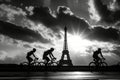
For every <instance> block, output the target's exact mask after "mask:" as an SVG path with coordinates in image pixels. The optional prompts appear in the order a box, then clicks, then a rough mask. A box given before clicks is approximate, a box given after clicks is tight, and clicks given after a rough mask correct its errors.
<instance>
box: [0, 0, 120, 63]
mask: <svg viewBox="0 0 120 80" xmlns="http://www.w3.org/2000/svg"><path fill="white" fill-rule="evenodd" d="M65 26H66V27H67V29H68V31H67V39H68V41H67V42H68V50H69V54H70V58H71V60H72V63H73V64H74V65H88V64H89V63H90V61H92V60H93V58H92V54H93V52H94V51H95V50H97V48H102V53H103V56H104V57H105V58H106V62H107V63H108V64H109V65H114V64H117V63H118V62H120V1H119V0H29V1H28V0H0V63H1V64H14V63H15V64H19V63H21V62H24V61H26V58H25V57H26V54H27V52H29V51H31V50H32V48H36V49H37V51H36V52H35V55H36V56H37V57H38V58H39V59H40V61H41V60H42V55H43V53H44V51H46V50H48V49H49V48H51V47H53V48H55V50H54V52H53V54H54V56H55V57H56V58H57V60H60V58H61V55H62V51H63V46H64V27H65Z"/></svg>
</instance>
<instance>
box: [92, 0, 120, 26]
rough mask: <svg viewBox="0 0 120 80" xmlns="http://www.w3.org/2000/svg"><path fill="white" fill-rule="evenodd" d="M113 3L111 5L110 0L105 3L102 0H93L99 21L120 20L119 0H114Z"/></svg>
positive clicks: (112, 21) (114, 21) (110, 21)
mask: <svg viewBox="0 0 120 80" xmlns="http://www.w3.org/2000/svg"><path fill="white" fill-rule="evenodd" d="M115 3H116V4H115V5H112V4H110V1H108V4H105V3H104V2H103V1H102V0H94V4H95V8H96V9H97V12H98V14H99V15H100V17H101V21H103V22H106V23H109V24H110V23H116V22H117V21H119V20H120V0H116V2H115ZM110 6H111V7H110Z"/></svg>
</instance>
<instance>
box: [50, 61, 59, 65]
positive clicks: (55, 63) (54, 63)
mask: <svg viewBox="0 0 120 80" xmlns="http://www.w3.org/2000/svg"><path fill="white" fill-rule="evenodd" d="M57 65H58V63H57V62H53V63H50V65H49V66H57Z"/></svg>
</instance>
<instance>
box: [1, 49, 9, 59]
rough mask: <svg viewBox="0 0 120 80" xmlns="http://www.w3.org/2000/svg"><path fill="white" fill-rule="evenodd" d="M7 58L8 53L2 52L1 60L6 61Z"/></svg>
mask: <svg viewBox="0 0 120 80" xmlns="http://www.w3.org/2000/svg"><path fill="white" fill-rule="evenodd" d="M6 56H7V52H6V51H0V60H4V59H5V58H6Z"/></svg>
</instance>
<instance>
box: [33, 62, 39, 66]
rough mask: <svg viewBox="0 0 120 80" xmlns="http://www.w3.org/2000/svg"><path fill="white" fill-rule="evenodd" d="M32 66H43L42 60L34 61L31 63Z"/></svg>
mask: <svg viewBox="0 0 120 80" xmlns="http://www.w3.org/2000/svg"><path fill="white" fill-rule="evenodd" d="M31 65H32V66H41V64H40V62H34V63H32V64H31Z"/></svg>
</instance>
